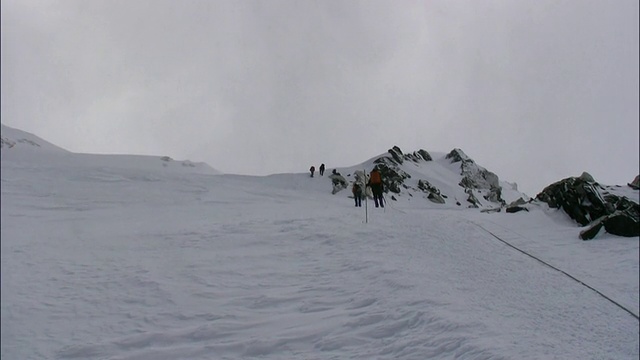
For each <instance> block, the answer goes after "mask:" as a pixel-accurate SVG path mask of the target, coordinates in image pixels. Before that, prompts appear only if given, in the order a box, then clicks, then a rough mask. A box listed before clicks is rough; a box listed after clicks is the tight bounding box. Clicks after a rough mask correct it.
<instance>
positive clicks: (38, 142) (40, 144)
mask: <svg viewBox="0 0 640 360" xmlns="http://www.w3.org/2000/svg"><path fill="white" fill-rule="evenodd" d="M0 148H1V149H2V152H3V153H4V152H5V151H7V150H12V151H16V150H19V151H46V152H65V153H66V152H67V150H65V149H63V148H61V147H58V146H55V145H53V144H52V143H50V142H47V141H45V140H42V139H41V138H39V137H37V136H35V135H33V134H31V133H28V132H25V131H22V130H18V129H14V128H11V127H9V126H5V125H4V124H0Z"/></svg>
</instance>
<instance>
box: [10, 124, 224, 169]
mask: <svg viewBox="0 0 640 360" xmlns="http://www.w3.org/2000/svg"><path fill="white" fill-rule="evenodd" d="M1 139H2V143H1V145H2V146H1V149H0V154H1V156H2V158H3V159H4V158H12V159H22V160H28V161H31V162H36V163H37V162H41V163H42V164H47V163H50V162H51V160H52V159H53V158H55V159H56V160H55V161H56V162H58V163H64V164H69V165H73V164H75V165H77V166H80V165H82V166H84V165H87V164H92V165H93V166H95V167H98V168H101V167H102V168H126V169H138V170H144V171H152V172H153V171H173V172H181V173H199V174H210V175H216V174H221V172H220V171H218V170H216V169H214V168H212V167H211V166H209V165H208V164H206V163H203V162H191V161H189V160H174V159H172V158H171V157H168V156H149V155H113V154H83V153H73V152H70V151H67V150H65V149H63V148H61V147H59V146H56V145H54V144H52V143H50V142H48V141H46V140H43V139H42V138H40V137H38V136H36V135H34V134H31V133H28V132H25V131H22V130H18V129H14V128H11V127H9V126H6V125H4V124H3V125H2V132H1Z"/></svg>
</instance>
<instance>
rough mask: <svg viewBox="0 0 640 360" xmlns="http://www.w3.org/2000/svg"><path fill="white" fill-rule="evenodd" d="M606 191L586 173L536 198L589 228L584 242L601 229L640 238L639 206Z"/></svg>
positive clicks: (556, 184) (553, 185) (565, 180)
mask: <svg viewBox="0 0 640 360" xmlns="http://www.w3.org/2000/svg"><path fill="white" fill-rule="evenodd" d="M605 190H606V189H605V188H604V187H602V186H601V185H599V184H598V183H597V182H595V180H594V179H593V177H591V175H589V174H587V173H583V174H582V175H581V176H580V177H570V178H566V179H563V180H561V181H558V182H556V183H553V184H551V185H549V186H547V187H546V188H545V189H544V190H542V192H541V193H539V194H538V195H537V196H536V199H537V200H540V201H543V202H545V203H547V204H548V205H549V207H552V208H557V209H560V208H561V209H562V210H564V212H565V213H567V215H569V217H571V218H572V219H574V220H575V221H576V222H578V223H579V224H580V225H582V226H587V225H589V228H588V229H586V230H584V231H582V232H581V233H580V238H581V239H584V240H588V239H592V238H593V237H595V236H596V235H597V234H598V232H599V231H600V229H601V228H602V227H604V228H605V230H606V231H607V232H608V233H610V234H614V235H619V236H627V237H635V236H640V205H638V203H637V202H634V201H631V200H630V199H628V198H627V197H624V196H623V197H621V196H618V195H614V194H610V193H608V192H607V191H605Z"/></svg>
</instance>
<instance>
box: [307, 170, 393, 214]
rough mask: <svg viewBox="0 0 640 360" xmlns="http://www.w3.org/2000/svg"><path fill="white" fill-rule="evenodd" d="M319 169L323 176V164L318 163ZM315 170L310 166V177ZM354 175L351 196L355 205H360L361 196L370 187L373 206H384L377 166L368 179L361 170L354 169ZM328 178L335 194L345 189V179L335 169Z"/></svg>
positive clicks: (380, 178)
mask: <svg viewBox="0 0 640 360" xmlns="http://www.w3.org/2000/svg"><path fill="white" fill-rule="evenodd" d="M319 170H320V171H319V172H320V176H323V175H324V170H325V166H324V164H322V165H320V169H319ZM315 171H316V168H315V166H311V168H310V169H309V172H310V173H311V177H313V174H314V173H315ZM355 177H356V179H355V181H354V182H353V185H352V187H351V192H352V193H353V198H354V200H355V206H356V207H361V206H362V198H363V197H365V196H366V195H367V193H366V192H367V188H370V189H371V195H373V201H374V204H375V206H376V207H384V198H383V197H382V192H383V187H382V176H381V175H380V170H379V169H378V166H376V167H374V168H373V170H371V172H370V173H369V177H368V180H367V177H366V176H365V175H364V172H363V171H356V172H355ZM329 178H330V179H331V183H332V184H333V190H332V192H331V193H332V194H335V193H337V192H338V191H340V190H342V189H346V188H347V186H348V182H347V180H346V179H345V178H344V176H342V175H341V174H340V173H339V172H338V171H337V170H336V169H333V171H332V172H331V175H329Z"/></svg>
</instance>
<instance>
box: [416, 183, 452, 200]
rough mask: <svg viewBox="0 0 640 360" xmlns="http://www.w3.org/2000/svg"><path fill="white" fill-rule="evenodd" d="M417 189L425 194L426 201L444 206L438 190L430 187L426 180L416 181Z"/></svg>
mask: <svg viewBox="0 0 640 360" xmlns="http://www.w3.org/2000/svg"><path fill="white" fill-rule="evenodd" d="M418 188H419V189H420V190H422V191H424V192H425V193H427V199H429V200H431V201H433V202H434V203H436V204H444V203H445V201H444V198H443V197H442V194H440V190H439V189H438V188H436V187H435V186H433V185H431V184H430V183H429V182H428V181H427V180H418Z"/></svg>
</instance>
